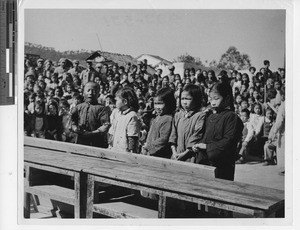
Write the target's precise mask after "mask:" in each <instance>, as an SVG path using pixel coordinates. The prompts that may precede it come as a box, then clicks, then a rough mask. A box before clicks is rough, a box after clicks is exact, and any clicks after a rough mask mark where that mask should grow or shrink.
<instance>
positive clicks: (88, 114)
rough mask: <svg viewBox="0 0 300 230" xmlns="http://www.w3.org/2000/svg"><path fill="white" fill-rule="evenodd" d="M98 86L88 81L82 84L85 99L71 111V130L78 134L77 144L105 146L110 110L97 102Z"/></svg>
mask: <svg viewBox="0 0 300 230" xmlns="http://www.w3.org/2000/svg"><path fill="white" fill-rule="evenodd" d="M99 92H100V86H99V85H98V84H97V83H95V82H88V83H87V84H86V85H85V86H84V93H83V94H84V99H85V101H84V102H83V103H81V104H79V105H77V106H76V107H75V109H74V111H72V114H71V119H72V125H73V127H74V128H73V131H74V132H76V133H77V134H78V141H77V143H78V144H84V145H91V146H96V147H102V148H107V147H108V143H107V131H108V128H109V116H110V111H109V109H108V108H107V107H105V106H103V105H100V104H98V101H97V98H98V97H99Z"/></svg>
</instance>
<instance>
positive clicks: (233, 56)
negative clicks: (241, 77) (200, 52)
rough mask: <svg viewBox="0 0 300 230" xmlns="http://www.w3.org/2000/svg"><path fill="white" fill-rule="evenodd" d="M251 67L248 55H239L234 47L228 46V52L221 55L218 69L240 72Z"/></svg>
mask: <svg viewBox="0 0 300 230" xmlns="http://www.w3.org/2000/svg"><path fill="white" fill-rule="evenodd" d="M250 66H251V61H250V57H249V55H248V54H241V53H240V52H239V51H238V49H237V48H236V47H234V46H230V47H229V48H228V50H227V51H226V52H225V53H224V54H222V56H221V58H220V61H219V64H218V68H220V69H230V70H241V69H248V68H249V67H250Z"/></svg>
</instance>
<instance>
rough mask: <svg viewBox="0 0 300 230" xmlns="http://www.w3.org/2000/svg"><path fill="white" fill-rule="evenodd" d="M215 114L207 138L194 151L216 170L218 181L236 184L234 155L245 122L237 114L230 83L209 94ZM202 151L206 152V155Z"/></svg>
mask: <svg viewBox="0 0 300 230" xmlns="http://www.w3.org/2000/svg"><path fill="white" fill-rule="evenodd" d="M209 100H210V105H211V107H212V110H213V113H212V114H211V115H210V116H209V117H208V118H207V120H206V126H205V134H204V137H203V139H202V140H201V141H200V143H198V144H195V145H194V146H193V150H194V151H196V152H200V155H201V157H200V158H202V159H201V160H204V161H205V160H206V159H207V160H208V162H209V164H210V165H212V166H215V167H216V168H217V174H216V177H217V178H221V179H225V180H232V181H233V180H234V171H235V153H236V151H237V144H238V142H239V141H240V139H241V137H242V131H243V127H244V125H243V122H242V121H241V119H240V118H239V117H238V115H237V114H236V113H235V112H234V106H233V94H232V88H231V86H230V84H229V83H221V82H218V83H216V84H215V85H214V86H213V87H212V89H211V91H210V93H209ZM199 150H206V153H204V152H203V151H199Z"/></svg>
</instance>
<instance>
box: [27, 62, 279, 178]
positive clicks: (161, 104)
mask: <svg viewBox="0 0 300 230" xmlns="http://www.w3.org/2000/svg"><path fill="white" fill-rule="evenodd" d="M65 61H66V60H65V59H61V60H60V66H58V67H54V66H53V65H52V62H51V61H50V60H47V61H46V62H44V60H41V59H39V60H38V61H37V67H36V68H34V67H33V66H32V64H31V63H30V61H26V68H25V84H24V86H25V88H24V111H25V113H24V119H25V120H24V131H25V135H28V136H33V137H38V138H46V139H51V140H58V141H66V142H72V143H78V144H84V145H90V146H97V147H102V148H110V149H113V150H115V151H123V152H124V151H125V152H132V153H141V154H144V155H150V156H155V157H163V158H169V159H173V160H180V161H188V162H191V163H198V164H207V165H212V166H215V167H216V168H217V169H218V170H217V173H218V175H216V176H217V177H218V178H222V179H227V180H233V179H234V170H235V163H236V160H238V161H237V163H242V162H244V160H246V158H247V156H248V155H249V154H248V153H249V151H251V148H250V146H251V144H250V142H252V141H253V142H256V143H259V141H261V142H262V139H261V137H265V136H266V135H267V134H268V133H271V126H272V124H273V123H274V119H273V117H274V112H273V110H272V109H268V108H266V105H267V104H266V103H267V102H270V103H269V107H270V108H273V109H276V107H277V106H278V104H276V103H273V102H272V100H273V101H276V100H275V99H276V96H277V95H275V97H274V98H275V99H274V98H271V96H270V98H268V99H269V101H261V98H260V97H259V94H260V93H261V88H262V87H263V86H264V84H261V83H257V82H264V81H267V80H269V79H275V81H276V79H277V78H278V79H277V80H279V81H280V82H281V83H282V80H283V79H284V78H283V77H281V76H280V74H281V73H279V74H276V76H275V75H274V76H273V73H272V72H271V74H270V71H268V70H269V69H268V68H265V70H264V73H263V74H261V72H263V70H261V71H260V73H259V74H256V75H255V74H254V73H255V71H254V72H253V69H250V72H251V74H253V77H251V80H250V79H249V77H248V81H247V79H246V77H245V75H244V74H243V76H242V78H240V76H241V74H240V73H236V72H233V73H232V76H233V78H231V80H230V78H229V77H228V75H227V72H226V71H221V72H220V74H219V75H218V76H215V73H214V71H208V72H207V71H205V70H203V71H201V70H197V71H195V70H194V69H190V70H189V69H187V70H186V71H185V73H184V76H180V75H179V74H175V73H174V66H170V68H169V70H170V73H169V75H166V76H164V77H163V76H161V74H162V71H161V70H160V69H158V70H157V72H156V74H153V75H150V74H149V73H148V72H147V62H146V61H144V62H142V63H139V64H138V65H132V64H131V63H128V64H127V65H126V66H124V67H123V66H118V65H113V66H108V65H106V64H103V65H97V66H96V68H95V69H94V68H93V67H92V63H91V62H90V61H88V68H87V69H86V70H83V71H82V70H81V69H80V68H79V67H78V61H74V67H73V68H71V69H70V68H67V67H66V66H65V63H64V62H65ZM266 69H267V70H266ZM268 87H269V88H268V89H267V90H269V91H272V90H271V89H272V84H271V83H270V84H269V86H268ZM264 90H266V89H264ZM275 90H277V89H275ZM278 90H279V91H280V89H278ZM255 92H256V93H255ZM280 92H281V91H280ZM270 94H271V93H270ZM239 97H240V99H239ZM250 98H251V99H252V100H253V102H254V104H251V103H249V102H250V101H251V100H250ZM246 102H247V103H246ZM271 103H273V104H271ZM263 112H265V113H266V116H264V115H263ZM243 123H244V124H243ZM274 127H275V126H274ZM262 132H264V135H262ZM274 132H275V133H276V132H278V130H277V131H273V134H272V135H270V136H272V138H270V140H268V138H267V139H266V144H265V152H266V154H265V155H266V157H265V160H266V162H267V163H268V164H269V163H270V162H271V160H273V159H274V152H275V149H274V146H275V148H276V143H275V142H274V141H275V140H274V138H275V137H274V136H275V133H274ZM253 146H258V145H253ZM272 149H273V150H272ZM238 153H239V154H240V158H239V159H237V154H238Z"/></svg>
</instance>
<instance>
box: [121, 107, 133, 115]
mask: <svg viewBox="0 0 300 230" xmlns="http://www.w3.org/2000/svg"><path fill="white" fill-rule="evenodd" d="M130 111H131V108H128V109H126V110H124V111H122V112H121V114H122V115H126V114H127V113H129V112H130Z"/></svg>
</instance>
